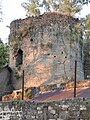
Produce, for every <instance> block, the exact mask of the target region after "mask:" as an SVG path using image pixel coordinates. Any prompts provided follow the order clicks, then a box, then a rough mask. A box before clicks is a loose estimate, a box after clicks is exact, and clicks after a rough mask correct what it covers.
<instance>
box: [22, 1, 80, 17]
mask: <svg viewBox="0 0 90 120" xmlns="http://www.w3.org/2000/svg"><path fill="white" fill-rule="evenodd" d="M22 6H23V7H24V8H25V10H26V11H27V16H38V15H40V14H42V11H44V12H60V13H63V14H67V15H72V16H74V15H75V13H77V12H79V11H80V10H81V6H80V5H77V4H76V2H74V1H70V0H27V2H24V3H22Z"/></svg>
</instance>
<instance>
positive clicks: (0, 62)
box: [0, 43, 8, 69]
mask: <svg viewBox="0 0 90 120" xmlns="http://www.w3.org/2000/svg"><path fill="white" fill-rule="evenodd" d="M6 63H8V47H7V46H6V45H4V44H3V43H1V44H0V69H1V68H2V67H3V66H4V65H5V64H6Z"/></svg>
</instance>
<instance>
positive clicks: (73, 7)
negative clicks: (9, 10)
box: [59, 0, 81, 16]
mask: <svg viewBox="0 0 90 120" xmlns="http://www.w3.org/2000/svg"><path fill="white" fill-rule="evenodd" d="M80 10H81V6H80V5H77V4H75V2H71V1H70V0H63V1H61V2H60V3H59V12H60V13H62V14H66V15H69V16H74V15H75V13H78V12H79V11H80Z"/></svg>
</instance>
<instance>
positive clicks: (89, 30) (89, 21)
mask: <svg viewBox="0 0 90 120" xmlns="http://www.w3.org/2000/svg"><path fill="white" fill-rule="evenodd" d="M85 33H86V39H87V41H89V42H90V15H87V16H86V19H85Z"/></svg>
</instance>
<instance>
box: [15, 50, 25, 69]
mask: <svg viewBox="0 0 90 120" xmlns="http://www.w3.org/2000/svg"><path fill="white" fill-rule="evenodd" d="M22 63H23V51H22V50H21V49H19V50H18V52H17V55H16V67H18V66H19V65H21V64H22Z"/></svg>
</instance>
